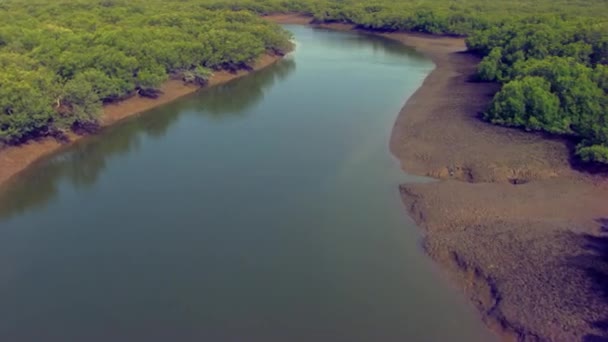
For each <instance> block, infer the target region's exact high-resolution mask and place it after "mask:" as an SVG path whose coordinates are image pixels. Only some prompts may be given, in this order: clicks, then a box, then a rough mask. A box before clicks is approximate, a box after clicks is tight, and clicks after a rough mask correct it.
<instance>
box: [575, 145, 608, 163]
mask: <svg viewBox="0 0 608 342" xmlns="http://www.w3.org/2000/svg"><path fill="white" fill-rule="evenodd" d="M576 154H577V155H578V156H579V157H580V158H581V160H583V161H586V162H595V163H601V164H608V146H606V145H592V146H584V145H579V146H578V147H577V148H576Z"/></svg>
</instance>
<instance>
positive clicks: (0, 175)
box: [0, 53, 282, 186]
mask: <svg viewBox="0 0 608 342" xmlns="http://www.w3.org/2000/svg"><path fill="white" fill-rule="evenodd" d="M281 58H282V56H277V55H271V54H268V53H266V54H264V55H262V56H260V58H258V60H257V61H256V62H255V63H254V65H253V66H252V69H251V70H239V71H237V72H235V73H231V72H228V71H223V70H222V71H217V72H215V73H214V74H213V76H212V77H211V79H210V80H209V82H208V83H207V84H206V85H205V86H203V87H200V86H197V85H193V84H185V83H184V82H183V81H181V80H168V81H166V82H165V83H164V84H163V85H162V86H161V91H162V94H161V95H160V96H159V97H158V98H155V99H151V98H146V97H141V96H133V97H130V98H128V99H125V100H123V101H119V102H117V103H111V104H107V105H104V106H103V109H102V114H101V116H100V119H99V122H100V128H101V130H103V128H105V127H108V126H111V125H113V124H116V123H118V122H120V121H122V120H124V119H126V118H130V117H133V116H136V115H139V114H141V113H142V112H145V111H148V110H150V109H152V108H155V107H158V106H161V105H164V104H167V103H169V102H173V101H175V100H177V99H179V98H181V97H184V96H186V95H189V94H192V93H194V92H196V91H199V90H201V89H206V88H210V87H213V86H216V85H220V84H223V83H226V82H228V81H231V80H233V79H236V78H239V77H243V76H245V75H248V74H249V73H251V72H254V71H257V70H261V69H263V68H265V67H267V66H270V65H272V64H274V63H275V62H277V61H279V60H280V59H281ZM93 134H97V133H93ZM88 135H89V134H84V135H79V134H76V133H74V132H68V133H67V136H68V138H69V141H68V142H67V143H62V142H60V141H58V140H57V139H54V138H52V137H43V138H40V139H34V140H30V141H27V142H25V143H23V144H21V145H17V146H8V147H4V148H2V149H0V186H3V185H5V184H6V183H8V182H9V181H10V180H11V179H12V178H13V177H15V176H16V175H18V174H19V173H21V172H22V171H23V170H25V169H26V168H28V167H29V166H30V165H32V164H34V163H35V162H37V161H38V160H40V159H42V158H43V157H45V156H48V155H50V154H53V153H55V152H57V151H59V150H60V149H61V148H64V147H66V146H69V145H70V144H73V143H74V142H76V141H78V140H80V139H82V138H84V137H86V136H88Z"/></svg>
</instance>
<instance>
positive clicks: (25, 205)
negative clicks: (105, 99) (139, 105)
mask: <svg viewBox="0 0 608 342" xmlns="http://www.w3.org/2000/svg"><path fill="white" fill-rule="evenodd" d="M295 66H296V64H295V61H294V60H293V59H292V58H290V57H287V58H285V59H284V60H282V61H280V62H278V63H275V64H274V65H272V66H270V67H268V68H265V69H263V70H260V71H258V72H255V73H254V74H252V75H249V76H247V77H244V78H241V79H237V80H234V81H232V82H228V83H227V84H224V85H220V86H217V87H213V88H210V89H206V90H204V91H202V92H200V93H198V94H194V95H192V96H189V97H187V98H185V99H183V100H180V101H178V102H175V103H171V104H170V105H168V106H163V107H160V108H157V109H154V110H152V111H150V112H149V113H147V114H146V115H144V116H141V117H138V118H135V119H131V120H127V121H125V122H124V123H122V124H119V125H118V126H115V127H112V128H109V129H107V130H106V131H105V132H104V133H103V134H101V135H99V136H92V137H88V138H86V139H84V140H83V141H80V142H78V143H76V144H74V145H73V146H70V147H68V148H67V149H66V150H64V151H62V152H60V153H58V154H56V155H54V156H51V157H49V158H46V159H44V160H41V161H40V162H38V163H36V165H35V166H34V167H32V168H30V169H28V170H26V171H25V172H24V173H23V174H22V175H20V176H19V177H17V178H15V179H13V180H12V181H10V182H9V183H8V184H6V185H5V186H3V187H2V188H0V219H8V218H10V217H11V216H13V215H16V214H20V213H23V212H24V211H26V210H28V209H31V208H36V207H43V206H44V205H45V204H46V203H48V202H49V201H50V200H51V199H52V198H53V197H54V196H55V195H56V194H57V189H58V185H59V183H60V182H61V181H67V182H70V183H71V184H73V185H75V186H76V187H77V188H86V187H88V186H91V185H93V184H95V182H96V181H97V179H98V177H99V175H100V174H101V172H102V171H103V170H104V168H105V166H106V160H107V159H108V158H109V157H111V156H118V155H122V154H126V153H129V152H131V151H133V150H136V149H138V148H139V146H140V141H141V139H142V138H143V137H150V138H153V139H159V138H161V137H163V136H164V135H165V134H166V133H167V132H168V130H169V128H170V127H171V125H172V124H173V123H175V122H176V121H177V120H178V118H179V116H180V115H183V114H184V113H187V112H195V113H196V114H197V115H206V116H212V117H213V118H214V119H217V120H223V119H225V118H226V117H227V116H231V117H238V116H239V115H244V114H245V113H246V112H248V109H250V108H251V107H253V106H255V105H256V104H257V103H259V102H260V101H261V100H263V98H264V93H265V91H266V90H267V89H269V88H270V87H272V86H273V85H274V84H275V82H277V81H280V80H282V79H285V78H286V77H287V76H288V75H289V74H290V73H292V72H293V71H294V70H295Z"/></svg>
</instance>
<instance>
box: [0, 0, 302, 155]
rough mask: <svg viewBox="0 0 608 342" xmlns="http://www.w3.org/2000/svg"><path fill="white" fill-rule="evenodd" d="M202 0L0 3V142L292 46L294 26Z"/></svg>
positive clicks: (69, 125)
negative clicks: (171, 81)
mask: <svg viewBox="0 0 608 342" xmlns="http://www.w3.org/2000/svg"><path fill="white" fill-rule="evenodd" d="M207 5H208V3H205V2H202V1H195V0H182V1H166V2H164V1H163V2H161V1H143V0H129V1H127V0H124V1H123V0H116V1H114V0H101V1H98V0H70V1H50V0H48V1H26V0H14V1H10V0H9V1H3V2H0V17H1V18H2V20H1V21H0V145H1V144H14V143H19V142H23V141H25V140H27V139H30V138H33V137H38V136H44V135H55V134H61V132H64V131H65V130H68V129H73V128H79V127H81V128H82V127H89V126H90V125H94V124H96V122H97V119H98V116H99V114H100V112H101V106H102V104H103V103H105V102H112V101H117V100H120V99H123V98H125V97H128V96H132V95H133V94H136V93H139V94H140V95H143V96H152V97H153V96H156V95H157V94H158V90H159V87H160V85H161V84H162V83H163V82H164V81H165V80H167V79H168V78H169V77H180V78H182V79H184V81H186V82H193V83H200V84H204V83H205V82H206V81H207V79H208V78H209V77H210V76H211V75H212V73H213V71H214V70H218V69H239V68H245V67H247V65H248V64H250V63H252V62H253V61H254V60H255V59H256V58H257V57H259V56H260V55H262V54H263V53H265V52H267V51H270V52H275V53H279V54H280V53H283V52H285V51H286V50H287V49H289V47H290V43H289V39H290V35H289V33H288V32H286V31H284V30H282V29H281V28H280V27H279V26H277V25H273V24H271V23H268V22H266V21H264V20H262V19H260V18H259V16H258V15H256V14H254V13H251V12H249V11H231V10H212V9H209V8H208V7H209V6H207Z"/></svg>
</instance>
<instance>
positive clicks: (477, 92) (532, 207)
mask: <svg viewBox="0 0 608 342" xmlns="http://www.w3.org/2000/svg"><path fill="white" fill-rule="evenodd" d="M270 19H271V20H274V21H276V22H279V23H296V24H305V23H309V22H310V19H309V18H306V17H302V16H297V15H281V16H272V17H270ZM322 26H323V27H328V28H333V29H339V30H352V29H353V27H352V26H351V25H344V24H330V25H322ZM382 35H384V36H387V37H390V38H393V39H396V40H399V41H401V42H403V43H404V44H406V45H409V46H412V47H414V48H416V49H417V50H418V51H420V52H422V53H424V54H426V55H427V56H428V57H429V58H431V59H432V60H433V61H434V63H435V65H436V68H435V70H434V71H433V72H432V73H431V74H430V75H429V76H428V77H427V79H426V80H425V82H424V84H423V85H422V87H421V88H420V89H419V90H418V91H417V92H416V93H415V94H414V95H413V96H412V97H411V98H410V99H409V100H408V102H407V104H406V105H405V106H404V107H403V109H402V110H401V112H400V113H399V116H398V118H397V120H396V122H395V126H394V129H393V134H392V138H391V141H390V148H391V151H392V152H393V154H394V155H395V156H396V157H397V158H398V159H399V160H400V161H401V164H402V168H403V169H404V170H405V171H406V172H408V173H411V174H417V175H424V176H431V177H434V178H437V179H439V181H437V182H432V183H427V184H404V185H401V192H402V196H403V200H404V203H405V204H406V206H407V208H408V210H409V211H410V213H411V215H412V217H413V218H414V219H415V220H416V221H417V223H418V224H419V225H420V226H421V227H422V228H423V229H424V232H425V238H424V241H423V246H424V248H425V250H426V251H427V252H428V254H429V255H430V256H431V257H433V259H435V260H436V261H437V262H438V263H439V264H441V265H442V266H443V267H444V269H445V270H447V271H448V272H449V274H450V275H451V277H452V278H453V279H455V280H456V282H457V283H458V284H459V285H461V287H462V288H463V289H464V290H465V292H466V294H467V295H468V296H469V297H470V298H471V300H472V301H473V302H474V304H475V305H476V306H477V308H478V309H479V311H480V313H481V315H482V319H483V320H484V321H485V322H486V323H487V324H488V325H490V326H491V327H492V328H493V329H495V330H496V331H498V332H499V333H501V334H502V336H504V338H505V340H521V341H536V340H551V341H580V340H584V341H599V340H604V338H608V302H607V300H608V297H607V296H608V285H607V284H608V283H607V281H608V263H607V261H608V177H607V176H606V173H605V172H601V170H600V172H595V173H590V172H589V171H579V170H577V167H573V165H572V164H571V162H570V159H571V155H570V151H571V146H568V145H569V143H568V142H565V141H563V140H560V139H551V138H547V137H542V136H540V135H537V134H529V133H526V132H522V131H519V130H515V129H508V128H503V127H498V126H493V125H490V124H488V123H486V122H483V121H481V120H480V119H479V113H480V112H482V111H483V110H485V109H486V108H487V106H488V104H489V102H490V100H491V98H492V96H493V95H494V93H495V92H496V91H497V86H496V85H495V84H490V83H475V82H471V81H470V80H471V77H472V75H473V74H474V71H475V68H476V65H477V63H478V62H479V60H478V59H477V58H476V57H474V56H471V55H470V54H467V53H466V52H465V51H466V46H465V44H464V40H463V39H461V38H450V37H432V36H426V35H417V34H406V33H384V34H382ZM594 171H597V170H594Z"/></svg>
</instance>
